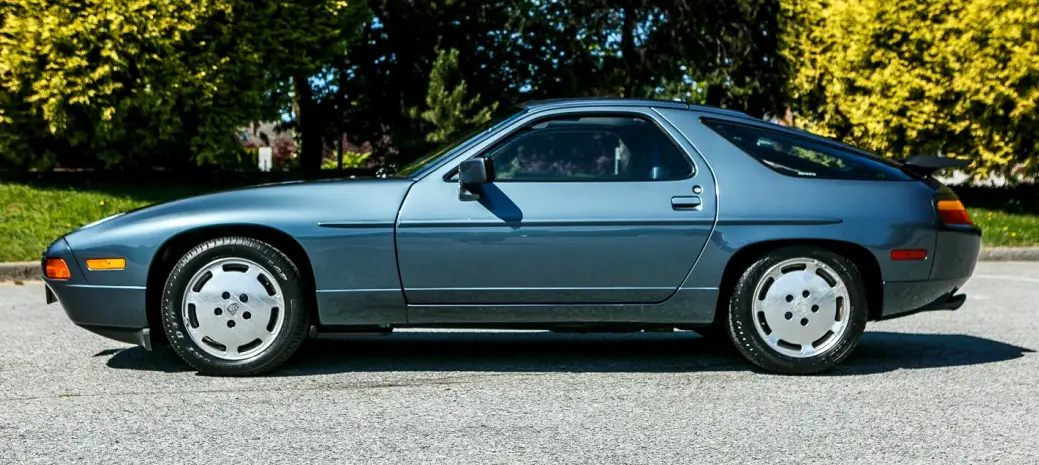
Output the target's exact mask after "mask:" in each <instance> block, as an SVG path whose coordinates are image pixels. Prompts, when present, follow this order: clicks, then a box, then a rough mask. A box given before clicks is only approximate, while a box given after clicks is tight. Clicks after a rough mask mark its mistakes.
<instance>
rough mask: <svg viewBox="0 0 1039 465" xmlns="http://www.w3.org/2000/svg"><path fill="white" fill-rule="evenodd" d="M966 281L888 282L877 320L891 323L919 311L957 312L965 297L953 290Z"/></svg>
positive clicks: (965, 299)
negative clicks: (892, 320) (882, 306)
mask: <svg viewBox="0 0 1039 465" xmlns="http://www.w3.org/2000/svg"><path fill="white" fill-rule="evenodd" d="M965 282H967V279H966V278H964V279H957V280H949V281H921V282H901V283H887V284H885V285H884V308H883V310H882V311H881V314H880V317H879V318H877V320H890V319H892V318H900V317H904V316H909V315H913V314H916V313H920V312H930V311H937V310H959V308H960V307H962V306H963V304H964V302H966V301H967V295H966V294H957V293H956V291H958V290H959V289H960V287H962V286H963V284H964V283H965Z"/></svg>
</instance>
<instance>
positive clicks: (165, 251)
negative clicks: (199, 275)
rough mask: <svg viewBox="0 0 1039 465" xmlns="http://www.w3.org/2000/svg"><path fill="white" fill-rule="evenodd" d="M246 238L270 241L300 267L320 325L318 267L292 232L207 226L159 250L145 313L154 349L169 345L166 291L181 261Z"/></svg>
mask: <svg viewBox="0 0 1039 465" xmlns="http://www.w3.org/2000/svg"><path fill="white" fill-rule="evenodd" d="M224 236H242V237H248V238H251V239H256V240H258V241H261V242H266V243H268V244H270V245H272V246H274V247H275V248H277V249H278V250H280V251H281V252H282V253H284V254H285V255H286V256H288V257H289V259H290V260H292V261H293V262H294V263H295V264H296V266H297V267H298V268H299V275H300V278H301V279H302V282H301V283H300V284H301V286H302V287H303V290H304V298H305V299H306V301H305V304H306V306H307V309H308V311H309V312H310V315H309V316H310V321H311V324H315V325H316V324H319V320H318V312H317V286H316V281H315V280H314V267H313V265H311V263H310V257H309V255H308V254H307V252H306V250H305V249H303V246H302V245H300V243H299V242H298V241H296V239H294V238H293V237H292V236H290V235H289V234H288V233H286V232H284V231H281V230H279V229H276V228H272V227H270V226H262V225H254V224H235V225H219V226H204V227H200V228H195V229H190V230H187V231H182V232H180V233H178V234H176V235H174V236H172V237H170V238H169V239H167V240H166V242H164V243H163V244H162V245H161V246H160V247H159V248H158V249H156V251H155V255H154V256H152V261H151V263H150V265H149V266H148V281H147V288H146V291H145V294H146V296H145V299H146V300H145V310H146V312H147V317H148V328H149V330H150V334H151V338H152V341H151V342H152V346H155V347H158V346H165V345H169V340H168V339H167V338H166V333H165V331H164V330H163V328H162V316H161V310H162V291H163V287H164V286H165V284H166V278H167V277H168V276H169V274H170V271H172V270H173V266H174V265H175V264H176V263H177V261H178V260H180V258H181V257H182V256H183V255H184V254H185V253H187V252H188V251H189V250H191V249H192V248H194V247H195V246H197V245H199V244H201V243H203V242H205V241H208V240H211V239H216V238H218V237H224Z"/></svg>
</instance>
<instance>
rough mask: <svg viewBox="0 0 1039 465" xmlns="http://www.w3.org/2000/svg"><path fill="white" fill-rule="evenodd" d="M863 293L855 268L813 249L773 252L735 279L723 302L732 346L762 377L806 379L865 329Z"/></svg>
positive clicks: (848, 349) (834, 360) (836, 359)
mask: <svg viewBox="0 0 1039 465" xmlns="http://www.w3.org/2000/svg"><path fill="white" fill-rule="evenodd" d="M866 316H867V308H866V292H865V286H864V284H863V282H862V277H861V274H860V273H859V271H858V268H857V267H856V266H855V264H854V263H853V262H852V261H851V260H848V259H847V258H845V257H842V256H840V255H837V254H834V253H832V252H829V251H826V250H822V249H818V248H813V247H787V248H783V249H779V250H775V251H773V252H771V253H769V254H766V255H765V256H764V257H762V258H761V259H759V260H758V261H756V262H754V263H753V264H752V265H751V266H750V267H749V268H747V270H746V271H745V272H744V273H743V275H742V276H741V277H740V279H739V281H738V282H737V284H736V287H735V289H734V290H733V293H732V298H731V299H730V302H729V315H728V317H729V318H728V323H729V328H730V330H731V335H732V339H733V342H734V343H735V345H736V346H737V348H738V349H739V351H740V353H742V354H743V356H744V357H746V358H747V359H748V360H750V361H751V362H753V363H754V364H756V365H758V366H759V367H761V368H764V369H766V370H769V371H773V372H778V373H787V374H809V373H816V372H819V371H823V370H827V369H829V368H831V367H833V366H834V365H837V364H838V363H840V362H841V361H843V360H844V359H845V358H847V357H848V356H849V355H851V353H852V351H853V350H854V349H855V347H856V346H857V345H858V342H859V340H860V339H861V338H862V333H863V332H864V331H865V328H866Z"/></svg>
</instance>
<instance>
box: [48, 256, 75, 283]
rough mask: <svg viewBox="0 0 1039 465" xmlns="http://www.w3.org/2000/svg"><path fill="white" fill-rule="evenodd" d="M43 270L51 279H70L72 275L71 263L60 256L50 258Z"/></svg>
mask: <svg viewBox="0 0 1039 465" xmlns="http://www.w3.org/2000/svg"><path fill="white" fill-rule="evenodd" d="M43 271H44V273H45V274H46V275H47V277H48V278H50V279H69V278H71V277H72V272H70V271H69V265H68V264H67V263H65V260H62V259H60V258H48V259H47V262H46V264H45V265H44V270H43Z"/></svg>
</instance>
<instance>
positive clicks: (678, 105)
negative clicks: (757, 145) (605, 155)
mask: <svg viewBox="0 0 1039 465" xmlns="http://www.w3.org/2000/svg"><path fill="white" fill-rule="evenodd" d="M519 106H520V107H522V108H525V109H527V110H528V111H541V110H550V109H554V108H572V107H606V106H613V107H616V106H635V107H654V108H674V109H679V110H695V111H699V112H704V113H715V114H719V115H726V116H731V117H735V118H742V119H748V120H755V121H760V120H759V119H758V118H755V117H753V116H750V115H748V114H746V113H744V112H742V111H736V110H728V109H724V108H719V107H712V106H709V105H693V104H689V103H685V102H678V101H675V100H655V99H639V98H623V97H580V98H556V99H545V100H531V101H527V102H523V103H520V104H519Z"/></svg>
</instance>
